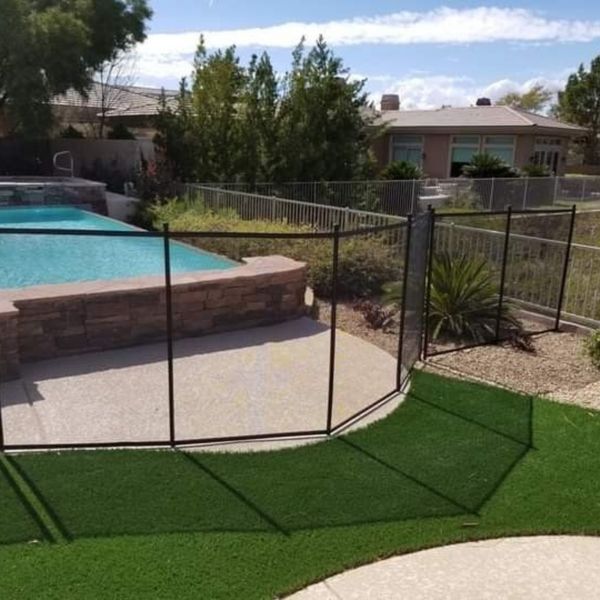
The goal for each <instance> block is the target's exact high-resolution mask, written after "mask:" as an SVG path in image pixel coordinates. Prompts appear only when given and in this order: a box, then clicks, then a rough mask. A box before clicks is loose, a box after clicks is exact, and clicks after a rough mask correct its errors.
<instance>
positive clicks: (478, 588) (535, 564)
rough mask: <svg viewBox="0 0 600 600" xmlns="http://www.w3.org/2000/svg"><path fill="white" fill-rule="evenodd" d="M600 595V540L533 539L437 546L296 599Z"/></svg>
mask: <svg viewBox="0 0 600 600" xmlns="http://www.w3.org/2000/svg"><path fill="white" fill-rule="evenodd" d="M599 597H600V538H592V537H568V536H560V537H530V538H511V539H504V540H493V541H487V542H477V543H469V544H459V545H455V546H447V547H445V548H436V549H434V550H427V551H424V552H417V553H415V554H408V555H406V556H400V557H398V558H392V559H389V560H385V561H382V562H379V563H376V564H373V565H369V566H366V567H362V568H360V569H356V570H354V571H349V572H347V573H344V574H342V575H338V576H337V577H333V578H331V579H328V580H327V581H325V582H323V583H320V584H318V585H315V586H312V587H310V588H307V589H306V590H304V591H302V592H299V593H297V594H294V595H293V596H290V598H291V599H293V600H392V599H394V600H403V599H407V600H420V599H423V600H425V599H427V600H437V599H441V598H445V599H455V598H456V599H461V600H462V599H471V598H472V599H476V600H479V599H484V598H485V599H490V600H492V599H493V600H496V599H515V600H516V599H523V600H542V599H543V600H549V599H554V598H556V599H559V598H560V599H561V600H565V599H567V598H568V599H569V600H588V599H589V600H592V599H594V600H596V599H597V598H599Z"/></svg>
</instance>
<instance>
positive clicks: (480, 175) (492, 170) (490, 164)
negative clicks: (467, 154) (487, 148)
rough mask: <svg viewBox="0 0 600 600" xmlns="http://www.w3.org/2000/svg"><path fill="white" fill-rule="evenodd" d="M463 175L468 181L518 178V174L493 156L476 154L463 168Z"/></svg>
mask: <svg viewBox="0 0 600 600" xmlns="http://www.w3.org/2000/svg"><path fill="white" fill-rule="evenodd" d="M463 175H464V176H465V177H468V178H469V179H489V178H492V177H518V176H519V172H518V171H517V170H516V169H514V168H513V167H511V166H510V165H508V164H507V163H505V162H504V161H503V160H502V159H501V158H498V157H497V156H494V155H493V154H485V153H484V154H476V155H475V156H473V158H471V162H470V163H469V164H468V165H465V166H464V167H463Z"/></svg>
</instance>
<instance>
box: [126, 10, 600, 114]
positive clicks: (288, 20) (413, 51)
mask: <svg viewBox="0 0 600 600" xmlns="http://www.w3.org/2000/svg"><path fill="white" fill-rule="evenodd" d="M150 2H151V5H152V7H153V9H154V19H153V21H152V23H151V31H150V36H149V38H148V40H147V41H146V42H145V43H144V44H143V45H142V46H141V47H140V48H139V50H138V52H139V59H138V61H137V68H138V75H137V81H138V83H140V84H144V85H156V86H162V85H164V86H167V87H174V86H176V83H177V81H178V80H179V78H180V77H181V76H183V75H186V74H188V73H189V72H190V70H191V62H190V61H191V57H192V53H193V50H194V46H195V44H196V41H197V38H198V35H199V34H200V32H204V33H205V35H206V38H207V42H208V44H209V46H211V47H213V48H217V47H222V46H227V45H229V44H236V45H237V46H238V51H239V54H240V56H241V57H242V59H243V60H246V59H248V58H249V57H250V55H251V54H252V53H254V52H261V51H262V50H267V51H268V52H269V53H270V54H271V57H272V59H273V62H274V65H275V68H276V69H277V70H278V71H281V72H284V71H285V70H286V68H287V67H288V65H289V63H290V54H291V51H292V48H293V46H294V45H295V44H296V43H297V42H298V41H299V39H300V36H301V35H303V34H305V35H306V36H307V39H308V41H309V42H310V41H312V40H313V39H314V38H315V37H316V36H317V35H318V34H319V33H321V32H322V33H324V34H325V36H326V39H327V40H328V41H329V42H330V45H331V46H332V47H333V48H334V50H335V51H336V53H337V54H338V55H340V56H342V57H343V59H344V61H345V63H346V65H347V66H348V67H349V68H350V69H351V71H352V73H354V74H356V75H358V76H363V77H366V78H368V79H369V82H368V86H367V87H368V90H369V92H370V93H371V94H372V96H373V99H374V100H377V99H378V98H379V96H380V95H381V94H382V93H384V92H397V93H399V94H400V96H401V99H402V105H403V107H404V108H434V107H438V106H440V105H442V104H451V105H454V106H459V105H469V104H470V103H472V102H473V101H474V99H475V98H476V97H477V96H481V95H486V96H490V97H492V99H495V98H498V97H500V96H501V95H503V94H504V93H506V92H508V91H525V90H527V89H528V88H530V87H531V86H532V85H534V84H535V83H538V82H540V83H543V84H545V85H547V86H548V87H550V88H551V89H559V88H560V87H562V85H564V82H565V80H566V78H567V76H568V74H569V73H570V72H571V71H573V70H574V69H575V68H576V67H577V66H578V65H579V63H581V62H589V60H590V59H591V58H593V57H594V56H596V55H597V54H600V4H598V5H596V3H595V2H592V1H591V0H571V1H570V2H564V1H560V2H559V1H558V0H546V1H545V2H541V1H531V0H529V1H525V0H521V1H520V2H519V1H505V2H502V3H501V4H500V3H499V2H484V1H483V0H479V1H463V2H446V3H445V4H440V3H439V2H431V1H429V0H421V1H414V0H408V1H398V0H396V1H394V0H377V1H376V2H373V1H367V0H338V1H337V2H332V1H327V0H320V1H319V0H302V1H301V2H286V1H284V0H280V1H277V2H275V1H262V2H248V1H242V0H212V1H211V0H150Z"/></svg>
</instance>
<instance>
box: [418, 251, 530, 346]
mask: <svg viewBox="0 0 600 600" xmlns="http://www.w3.org/2000/svg"><path fill="white" fill-rule="evenodd" d="M498 295H499V289H498V286H497V285H496V284H495V283H494V281H493V277H492V274H491V273H490V271H489V269H488V267H487V263H486V261H485V259H482V258H476V259H471V258H469V257H467V256H461V257H457V258H454V257H452V256H451V255H450V254H448V253H443V254H441V255H439V256H438V257H436V259H435V260H434V261H433V270H432V274H431V291H430V297H431V300H430V306H429V327H430V331H431V332H432V337H433V339H434V340H435V339H439V338H448V339H454V340H456V339H468V340H470V341H474V342H485V341H490V340H492V339H494V337H495V335H496V320H497V318H498ZM500 327H501V330H504V331H506V330H516V331H518V330H519V329H520V325H519V322H518V321H517V320H516V319H515V317H514V316H513V307H512V306H511V305H510V304H509V303H507V302H505V303H504V304H503V307H502V312H501V314H500Z"/></svg>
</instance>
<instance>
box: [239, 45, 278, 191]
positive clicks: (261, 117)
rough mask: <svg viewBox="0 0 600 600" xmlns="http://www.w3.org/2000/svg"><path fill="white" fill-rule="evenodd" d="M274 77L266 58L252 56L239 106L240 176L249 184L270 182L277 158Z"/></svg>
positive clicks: (276, 97)
mask: <svg viewBox="0 0 600 600" xmlns="http://www.w3.org/2000/svg"><path fill="white" fill-rule="evenodd" d="M278 99H279V91H278V86H277V77H276V75H275V71H274V70H273V65H272V64H271V59H270V57H269V55H268V54H267V53H266V52H265V53H263V55H262V56H261V57H260V59H258V57H256V56H253V57H252V60H251V61H250V66H249V67H248V73H247V78H246V86H245V90H244V92H243V94H242V98H241V102H240V106H239V127H240V140H239V141H240V150H241V152H240V156H239V164H238V166H239V175H240V176H241V177H242V178H243V179H244V181H246V182H248V183H255V182H257V181H271V180H272V179H273V175H274V170H275V164H276V159H277V104H278Z"/></svg>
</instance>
